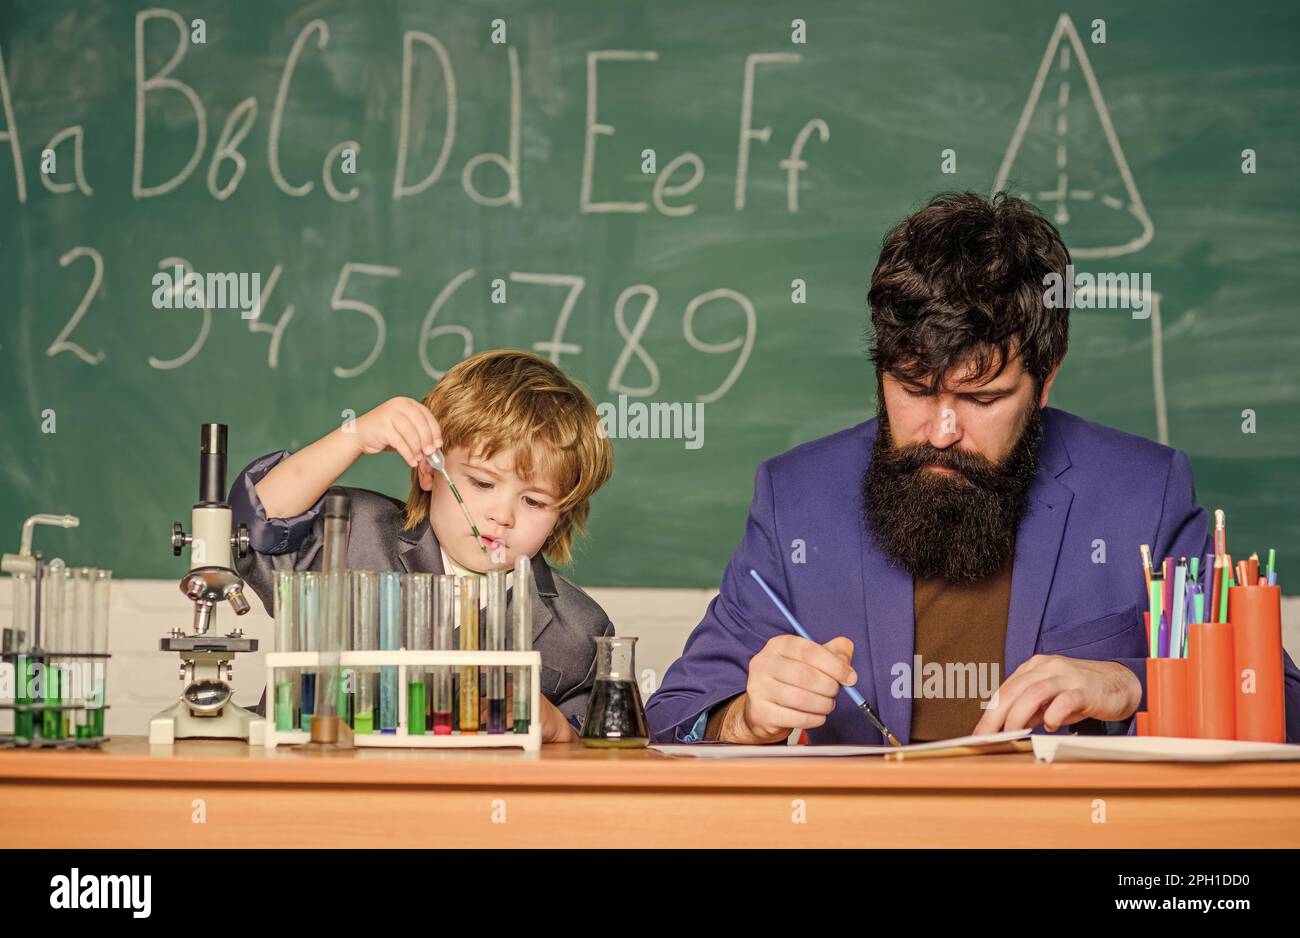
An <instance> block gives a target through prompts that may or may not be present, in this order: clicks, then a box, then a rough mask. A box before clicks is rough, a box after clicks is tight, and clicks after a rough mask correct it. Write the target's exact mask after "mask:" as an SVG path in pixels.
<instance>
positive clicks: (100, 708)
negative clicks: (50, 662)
mask: <svg viewBox="0 0 1300 938" xmlns="http://www.w3.org/2000/svg"><path fill="white" fill-rule="evenodd" d="M112 587H113V571H112V570H96V571H95V579H94V583H93V584H92V585H91V608H92V611H91V617H90V634H91V649H90V650H91V651H93V652H94V653H95V654H96V655H98V656H102V657H96V658H95V659H93V662H92V665H91V675H92V680H93V682H94V683H93V690H92V692H91V695H90V697H89V698H88V699H87V705H88V706H90V707H91V709H90V711H89V714H88V715H89V718H90V737H91V738H92V739H103V738H104V708H105V707H106V706H108V658H107V655H108V615H109V594H110V591H111V590H112Z"/></svg>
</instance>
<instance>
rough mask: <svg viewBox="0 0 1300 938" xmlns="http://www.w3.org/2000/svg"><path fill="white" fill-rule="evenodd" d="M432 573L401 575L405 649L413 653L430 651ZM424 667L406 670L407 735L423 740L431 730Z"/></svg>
mask: <svg viewBox="0 0 1300 938" xmlns="http://www.w3.org/2000/svg"><path fill="white" fill-rule="evenodd" d="M432 585H433V575H432V574H430V573H406V574H403V575H402V613H403V618H404V620H405V631H406V647H407V648H408V649H409V650H411V651H428V650H429V649H430V648H431V647H432V644H431V635H430V625H431V622H432V617H431V616H430V609H429V589H430V587H431V586H432ZM425 670H426V669H425V667H424V666H423V665H415V666H413V667H408V668H407V669H406V732H407V733H408V734H409V735H411V736H423V735H424V731H425V730H426V729H428V706H427V699H426V697H425V693H424V690H425V688H424V674H425Z"/></svg>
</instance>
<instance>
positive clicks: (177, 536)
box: [172, 521, 190, 557]
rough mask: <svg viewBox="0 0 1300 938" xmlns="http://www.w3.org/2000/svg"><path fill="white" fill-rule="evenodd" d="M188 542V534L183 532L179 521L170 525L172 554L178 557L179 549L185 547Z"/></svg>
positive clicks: (181, 549)
mask: <svg viewBox="0 0 1300 938" xmlns="http://www.w3.org/2000/svg"><path fill="white" fill-rule="evenodd" d="M189 542H190V536H189V535H188V534H186V533H185V529H184V528H183V527H181V523H180V522H179V521H177V522H175V523H174V524H173V525H172V556H173V557H179V556H180V555H181V551H183V550H184V549H185V545H186V544H188V543H189Z"/></svg>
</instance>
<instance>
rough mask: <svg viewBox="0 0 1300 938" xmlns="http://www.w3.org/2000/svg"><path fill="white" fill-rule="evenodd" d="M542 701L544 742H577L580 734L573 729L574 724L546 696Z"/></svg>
mask: <svg viewBox="0 0 1300 938" xmlns="http://www.w3.org/2000/svg"><path fill="white" fill-rule="evenodd" d="M541 701H542V742H544V743H571V742H576V741H577V739H578V734H577V733H575V732H574V730H573V724H572V723H570V722H569V721H568V719H567V718H566V717H565V716H564V714H563V713H561V712H560V711H559V710H558V709H557V708H556V706H555V704H553V703H551V702H550V701H549V700H547V699H546V698H545V697H542V698H541Z"/></svg>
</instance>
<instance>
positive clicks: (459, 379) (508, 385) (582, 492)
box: [403, 349, 614, 564]
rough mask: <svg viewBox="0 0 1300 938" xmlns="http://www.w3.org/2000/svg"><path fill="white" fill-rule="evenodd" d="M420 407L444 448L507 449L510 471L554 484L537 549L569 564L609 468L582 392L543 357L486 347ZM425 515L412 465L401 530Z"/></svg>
mask: <svg viewBox="0 0 1300 938" xmlns="http://www.w3.org/2000/svg"><path fill="white" fill-rule="evenodd" d="M424 406H425V407H427V408H429V411H430V413H432V414H433V416H434V418H435V419H436V420H437V421H438V424H439V426H441V427H442V444H443V449H444V450H451V449H454V448H455V447H458V446H465V447H468V448H469V451H470V453H471V454H477V455H480V456H482V458H485V459H491V458H492V457H493V456H495V455H496V454H497V453H499V452H503V451H513V452H514V455H515V474H516V475H518V476H519V477H520V478H522V479H548V480H549V481H550V482H551V483H552V484H553V485H555V486H556V487H557V488H558V489H559V491H558V492H557V494H558V495H559V496H560V499H559V501H558V502H556V503H555V505H554V506H553V507H554V508H556V509H557V510H558V511H559V513H560V517H559V520H558V521H557V522H556V523H555V528H554V529H553V530H552V531H551V534H550V536H549V537H547V539H546V542H545V543H544V544H543V545H542V553H544V554H545V555H546V556H547V557H548V558H550V559H552V560H554V561H556V562H557V563H562V564H567V563H570V562H571V561H572V559H573V541H574V536H575V535H576V534H579V533H586V530H587V514H588V513H589V511H590V509H591V506H590V502H589V499H590V498H591V496H592V495H593V494H595V492H596V490H597V489H599V488H600V487H601V486H602V485H604V484H605V483H606V482H608V481H609V477H610V475H611V474H612V473H613V471H614V448H613V446H611V445H610V442H609V440H608V439H606V438H605V437H604V436H602V435H601V434H600V433H598V432H597V427H598V426H599V417H598V416H597V415H596V406H595V404H593V403H592V401H591V398H590V397H588V396H587V393H586V392H585V391H584V390H583V389H582V388H581V387H579V386H578V385H577V384H575V383H574V382H573V381H571V380H570V379H569V378H568V377H567V376H566V375H565V374H564V372H563V371H561V370H560V369H559V368H558V367H557V366H556V365H554V364H552V363H551V362H549V361H547V360H546V359H544V358H541V357H539V356H537V355H534V354H532V353H531V352H522V351H519V350H517V349H492V350H491V351H487V352H480V353H479V354H477V355H472V356H470V357H469V358H467V359H465V360H464V361H463V362H460V363H459V364H458V365H456V366H455V367H453V368H452V369H451V370H450V371H448V372H447V373H446V374H445V375H443V376H442V380H441V381H439V382H438V384H437V385H436V386H435V387H434V389H433V390H432V391H430V392H429V395H428V397H426V398H425V399H424ZM534 445H536V447H537V449H538V450H539V452H538V453H537V454H536V456H537V457H538V458H537V460H536V461H535V460H534V452H533V450H534ZM428 517H429V493H428V492H426V491H424V490H423V489H422V488H420V476H419V472H418V471H417V470H416V469H412V470H411V492H410V494H409V495H407V497H406V523H405V525H403V529H404V530H408V531H409V530H410V529H411V528H414V527H416V526H417V525H419V524H421V523H423V522H424V521H425V519H427V518H428ZM476 520H479V523H480V524H481V523H482V521H481V519H476Z"/></svg>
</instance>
